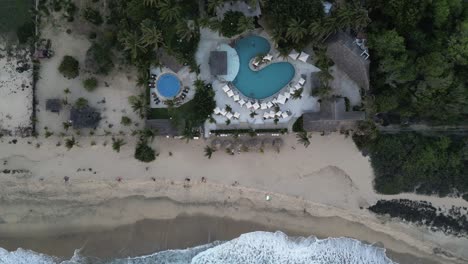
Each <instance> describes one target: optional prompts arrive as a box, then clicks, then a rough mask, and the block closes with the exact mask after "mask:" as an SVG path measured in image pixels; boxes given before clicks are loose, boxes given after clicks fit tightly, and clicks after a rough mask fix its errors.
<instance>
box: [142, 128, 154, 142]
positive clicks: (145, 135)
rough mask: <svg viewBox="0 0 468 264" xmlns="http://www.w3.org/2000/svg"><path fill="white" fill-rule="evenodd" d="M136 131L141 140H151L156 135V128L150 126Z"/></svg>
mask: <svg viewBox="0 0 468 264" xmlns="http://www.w3.org/2000/svg"><path fill="white" fill-rule="evenodd" d="M138 133H139V135H140V141H141V142H148V139H149V140H150V141H151V142H153V141H154V138H155V137H156V130H154V129H150V128H145V129H143V130H140V131H139V132H138Z"/></svg>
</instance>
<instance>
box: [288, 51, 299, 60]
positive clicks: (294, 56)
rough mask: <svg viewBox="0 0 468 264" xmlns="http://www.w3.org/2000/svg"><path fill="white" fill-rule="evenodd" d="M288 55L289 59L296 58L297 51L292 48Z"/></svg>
mask: <svg viewBox="0 0 468 264" xmlns="http://www.w3.org/2000/svg"><path fill="white" fill-rule="evenodd" d="M288 56H289V57H290V58H291V59H293V60H297V57H298V56H299V53H297V51H296V50H294V49H293V50H292V51H291V53H289V55H288Z"/></svg>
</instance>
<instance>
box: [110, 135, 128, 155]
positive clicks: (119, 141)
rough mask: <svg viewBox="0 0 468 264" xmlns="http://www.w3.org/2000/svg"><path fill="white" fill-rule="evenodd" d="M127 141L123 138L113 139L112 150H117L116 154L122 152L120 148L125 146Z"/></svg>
mask: <svg viewBox="0 0 468 264" xmlns="http://www.w3.org/2000/svg"><path fill="white" fill-rule="evenodd" d="M125 144H126V143H125V141H124V140H123V139H122V138H119V139H115V138H112V149H113V150H115V151H116V152H120V147H122V146H123V145H125Z"/></svg>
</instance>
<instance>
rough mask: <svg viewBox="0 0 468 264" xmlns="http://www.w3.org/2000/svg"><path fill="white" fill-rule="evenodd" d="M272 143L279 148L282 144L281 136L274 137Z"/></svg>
mask: <svg viewBox="0 0 468 264" xmlns="http://www.w3.org/2000/svg"><path fill="white" fill-rule="evenodd" d="M272 145H273V146H274V147H278V148H279V147H281V146H282V145H283V140H282V139H281V138H275V139H273V143H272Z"/></svg>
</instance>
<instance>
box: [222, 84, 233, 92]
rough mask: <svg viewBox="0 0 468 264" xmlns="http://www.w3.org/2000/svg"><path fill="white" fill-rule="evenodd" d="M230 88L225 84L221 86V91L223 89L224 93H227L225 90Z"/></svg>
mask: <svg viewBox="0 0 468 264" xmlns="http://www.w3.org/2000/svg"><path fill="white" fill-rule="evenodd" d="M230 90H231V89H230V88H229V86H228V85H227V84H226V85H224V86H223V91H224V92H225V93H227V92H228V91H230Z"/></svg>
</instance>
